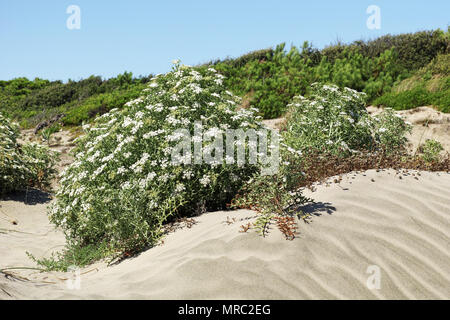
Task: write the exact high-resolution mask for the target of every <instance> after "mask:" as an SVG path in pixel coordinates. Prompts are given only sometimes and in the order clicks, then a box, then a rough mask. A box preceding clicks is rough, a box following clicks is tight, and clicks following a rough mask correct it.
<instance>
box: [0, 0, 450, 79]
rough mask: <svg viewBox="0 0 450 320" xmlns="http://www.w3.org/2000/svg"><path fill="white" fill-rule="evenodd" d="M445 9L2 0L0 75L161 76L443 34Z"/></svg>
mask: <svg viewBox="0 0 450 320" xmlns="http://www.w3.org/2000/svg"><path fill="white" fill-rule="evenodd" d="M69 5H77V6H79V7H80V9H81V28H80V29H79V30H69V29H68V28H67V27H66V20H67V19H68V18H69V16H70V15H69V14H67V13H66V9H67V7H68V6H69ZM369 5H377V6H379V7H380V9H381V29H380V30H369V29H368V28H367V26H366V20H367V18H368V17H369V15H368V14H367V13H366V9H367V7H368V6H369ZM449 12H450V1H448V0H429V1H423V0H422V1H416V0H409V1H392V0H391V1H380V0H369V1H366V0H346V1H324V0H315V1H314V0H309V1H302V0H292V1H288V0H271V1H266V0H257V1H255V0H239V1H236V0H227V1H215V0H208V1H206V0H205V1H204V0H185V1H170V0H168V1H164V0H159V1H154V0H147V1H139V0H128V1H111V0H109V1H104V0H70V1H65V0H40V1H32V0H28V1H26V0H0V43H1V51H0V52H1V53H0V55H1V56H0V79H2V80H8V79H12V78H16V77H21V76H25V77H28V78H30V79H33V78H34V77H40V78H46V79H51V80H56V79H61V80H67V79H69V78H70V79H73V80H79V79H81V78H86V77H88V76H89V75H92V74H95V75H100V76H103V77H106V78H107V77H111V76H115V75H117V74H119V73H122V72H124V71H131V72H133V74H134V75H136V76H137V75H147V74H150V73H164V72H166V71H168V70H170V67H171V61H172V60H173V59H181V60H182V62H183V63H184V64H190V65H195V64H198V63H202V62H206V61H209V60H212V59H216V58H225V57H227V56H230V57H237V56H239V55H241V54H244V53H247V52H249V51H252V50H258V49H262V48H267V47H272V46H275V45H276V44H278V43H281V42H286V43H287V45H288V46H289V45H291V44H294V45H296V46H299V45H301V44H302V43H303V41H305V40H307V41H310V42H312V43H313V45H314V46H316V47H319V48H322V47H323V46H325V45H328V44H330V43H332V42H335V41H336V40H337V39H339V40H341V41H344V42H351V41H354V40H358V39H366V40H367V39H372V38H375V37H377V36H380V35H383V34H388V33H390V34H398V33H403V32H415V31H419V30H425V29H436V28H441V29H444V30H446V29H447V26H448V25H449V24H450V14H449Z"/></svg>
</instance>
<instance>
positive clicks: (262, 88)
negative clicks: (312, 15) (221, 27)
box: [204, 30, 449, 118]
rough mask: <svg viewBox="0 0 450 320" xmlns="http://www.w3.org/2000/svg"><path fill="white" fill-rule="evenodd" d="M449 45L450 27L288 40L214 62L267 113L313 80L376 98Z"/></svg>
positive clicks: (282, 109) (247, 99)
mask: <svg viewBox="0 0 450 320" xmlns="http://www.w3.org/2000/svg"><path fill="white" fill-rule="evenodd" d="M448 50H449V32H446V33H445V32H443V31H441V30H436V31H423V32H417V33H413V34H401V35H397V36H391V35H387V36H383V37H380V38H378V39H376V40H373V41H367V42H365V41H356V42H353V43H351V44H348V45H344V44H341V43H338V44H335V45H332V46H329V47H327V48H325V49H323V50H317V49H314V48H312V47H311V46H310V45H309V44H308V43H307V42H305V43H304V44H303V47H302V48H301V49H298V48H296V47H294V46H293V47H291V49H290V50H289V51H287V50H286V46H285V45H284V44H281V45H278V46H277V47H276V48H275V49H274V50H273V49H267V50H262V51H256V52H253V53H250V54H248V55H245V56H243V57H240V58H238V59H227V60H224V61H214V62H211V63H210V64H212V65H214V67H215V68H216V69H217V70H219V72H221V73H222V74H223V75H225V76H226V77H227V80H226V86H227V87H228V88H229V89H230V90H232V91H233V92H235V93H236V94H238V95H240V96H242V97H244V99H245V100H244V101H245V102H246V104H248V105H253V106H255V107H257V108H259V109H260V111H261V112H262V115H263V116H264V117H265V118H273V117H277V116H280V115H281V114H283V113H284V112H285V111H286V110H285V108H286V105H287V104H288V103H289V102H290V100H291V99H292V97H293V96H295V95H308V94H309V89H310V86H311V84H312V83H315V82H322V83H333V84H336V85H338V86H339V87H344V86H345V87H349V88H352V89H355V90H358V91H362V92H365V93H366V94H367V95H368V102H369V103H370V102H372V101H373V100H374V99H376V98H377V97H380V96H382V95H383V94H384V93H387V92H390V90H391V89H392V87H393V86H394V85H395V84H396V83H398V82H400V81H402V80H403V79H406V78H407V77H409V76H411V75H412V74H413V73H414V72H415V71H416V70H418V69H420V68H422V67H424V66H426V65H427V64H429V63H430V61H432V60H433V59H434V58H435V57H437V55H438V54H440V53H445V52H448ZM204 67H207V65H205V66H204Z"/></svg>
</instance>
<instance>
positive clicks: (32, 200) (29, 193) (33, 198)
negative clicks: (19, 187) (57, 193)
mask: <svg viewBox="0 0 450 320" xmlns="http://www.w3.org/2000/svg"><path fill="white" fill-rule="evenodd" d="M0 200H4V201H17V202H22V203H24V204H26V205H31V206H33V205H36V204H44V203H48V202H50V201H51V200H52V198H51V195H50V194H49V193H47V192H44V191H41V190H38V189H28V190H24V191H16V192H12V193H9V194H6V195H4V196H3V197H1V198H0Z"/></svg>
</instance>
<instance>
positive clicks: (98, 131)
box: [49, 65, 261, 254]
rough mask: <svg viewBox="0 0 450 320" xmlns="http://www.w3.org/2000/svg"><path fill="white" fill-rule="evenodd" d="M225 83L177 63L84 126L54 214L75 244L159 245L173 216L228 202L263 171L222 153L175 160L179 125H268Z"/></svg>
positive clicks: (116, 248)
mask: <svg viewBox="0 0 450 320" xmlns="http://www.w3.org/2000/svg"><path fill="white" fill-rule="evenodd" d="M222 81H223V76H221V75H220V74H217V73H216V72H215V70H214V69H206V70H204V71H203V72H201V73H200V72H197V71H195V70H194V69H193V68H190V67H186V66H179V65H176V66H175V67H174V70H173V71H172V72H169V73H167V74H166V75H160V76H157V77H156V78H153V79H152V81H151V83H150V85H149V87H148V88H147V89H146V90H145V95H144V96H142V97H140V98H138V99H135V100H133V101H130V102H128V103H127V104H126V106H125V107H124V108H123V109H122V110H118V109H114V110H111V111H110V112H109V113H106V114H104V115H102V116H100V117H98V118H97V119H96V120H95V121H94V123H93V124H92V126H89V125H87V126H85V130H87V134H86V135H85V136H84V137H82V138H80V140H79V142H78V147H77V149H76V150H75V158H76V160H75V162H74V163H73V164H72V165H70V166H69V167H68V168H67V170H66V171H65V172H64V173H62V175H61V177H62V178H61V180H60V183H61V188H60V190H59V191H58V193H57V194H56V199H57V200H56V202H55V204H54V205H53V207H52V209H51V211H50V212H49V216H50V220H51V221H52V222H53V223H55V224H56V225H57V226H59V227H61V228H62V229H63V230H64V232H65V234H66V236H67V239H68V242H69V244H70V246H78V247H80V246H81V247H84V246H89V245H94V246H95V245H96V244H98V243H105V242H106V243H107V244H108V250H106V251H108V254H111V253H117V254H118V253H122V252H125V251H128V252H129V251H134V250H140V249H142V248H144V247H145V246H148V245H153V244H155V243H156V241H158V239H159V238H160V237H161V235H162V226H163V223H165V222H166V221H167V220H168V219H170V218H171V217H174V216H176V215H178V216H179V215H190V214H193V213H196V212H199V210H200V211H202V210H204V209H208V208H212V209H217V208H223V207H224V205H225V204H226V203H227V202H229V200H230V199H231V198H232V197H233V196H234V194H235V192H236V191H237V190H238V189H239V188H240V186H241V185H242V183H243V182H244V181H247V180H248V179H249V178H250V177H251V176H253V174H255V173H257V172H259V170H260V166H259V165H258V164H244V165H243V166H240V165H238V164H226V163H225V162H224V161H223V160H221V159H219V160H217V161H214V162H213V163H212V164H208V163H200V164H195V163H194V164H190V165H188V164H186V165H184V166H181V165H172V162H171V161H170V159H171V150H173V147H175V146H176V145H177V144H178V143H179V139H181V138H182V136H180V132H179V131H177V129H180V128H186V130H187V132H189V133H190V134H191V135H192V134H195V130H197V129H199V128H200V127H202V126H203V132H205V137H210V136H211V135H222V133H221V132H224V130H226V129H239V128H244V129H245V128H254V129H258V128H261V124H260V123H259V122H257V121H256V120H255V119H258V118H255V115H254V112H253V111H252V110H244V109H240V110H237V109H236V108H237V102H238V99H237V97H235V96H233V95H232V94H231V93H230V92H228V91H226V90H225V89H224V87H223V85H222ZM206 140H207V139H203V142H202V143H203V148H204V149H205V150H211V148H213V146H214V144H213V143H212V142H210V141H206ZM246 146H247V148H248V145H247V144H246ZM190 149H191V148H190V147H189V150H190ZM247 150H248V149H247ZM194 152H195V151H194ZM182 159H185V160H186V159H187V158H182ZM172 160H173V158H172ZM69 251H70V250H69Z"/></svg>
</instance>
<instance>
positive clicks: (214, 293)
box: [0, 170, 450, 299]
mask: <svg viewBox="0 0 450 320" xmlns="http://www.w3.org/2000/svg"><path fill="white" fill-rule="evenodd" d="M400 177H402V179H400ZM330 181H332V180H330ZM305 192H306V193H307V195H309V196H311V197H313V198H314V199H315V200H316V203H315V204H310V205H307V206H305V207H304V209H305V210H306V211H308V212H311V213H313V214H314V215H315V217H314V218H313V221H312V223H310V224H305V223H303V222H301V223H299V231H300V233H299V236H298V237H297V238H296V239H295V240H293V241H287V240H285V239H284V238H283V236H282V234H281V233H280V232H279V231H278V230H277V229H276V228H275V227H272V229H271V232H270V235H269V236H268V237H266V238H261V237H260V236H258V235H257V234H256V233H255V232H251V231H249V232H247V233H241V232H239V229H240V226H241V225H242V224H244V223H247V221H251V220H252V219H253V217H254V215H255V213H254V212H251V211H247V210H238V211H229V212H213V213H207V214H204V215H202V216H199V217H197V218H195V219H196V221H197V224H195V225H194V226H192V227H191V228H184V229H181V230H177V231H175V232H173V233H171V234H169V235H168V236H167V237H166V238H165V241H164V244H162V245H160V246H157V247H155V248H152V249H150V250H148V251H146V252H144V253H142V254H140V255H139V256H137V257H135V258H132V259H128V260H126V261H123V262H122V263H119V264H117V265H114V266H110V267H107V266H106V265H105V264H102V263H99V264H97V265H95V266H90V267H88V268H85V269H83V270H81V282H80V289H79V290H70V289H69V288H68V287H67V285H66V283H65V282H64V279H65V278H67V277H68V276H71V274H64V273H36V272H35V271H30V270H14V271H13V273H14V274H15V275H17V276H19V277H22V278H23V279H20V278H16V279H14V278H6V277H4V276H1V277H0V297H1V298H4V299H17V298H19V299H20V298H38V299H47V298H67V299H80V298H81V299H86V298H93V299H102V298H113V299H450V247H449V246H450V236H449V235H450V174H448V173H428V172H420V173H417V172H411V171H410V172H409V173H408V174H398V173H396V172H395V171H393V170H387V171H380V172H376V171H375V170H370V171H367V172H364V173H351V174H347V175H345V176H344V179H343V181H342V182H341V183H340V184H334V183H330V184H329V185H328V186H327V184H321V185H318V186H317V190H316V191H315V192H311V191H309V190H307V191H305ZM1 205H2V208H1V210H2V212H4V213H5V214H7V215H8V216H9V217H12V218H13V219H17V220H18V224H17V225H15V226H13V227H14V228H15V229H17V230H20V231H26V232H30V233H33V234H35V235H31V234H18V233H14V232H8V233H3V234H0V243H1V244H2V246H1V248H0V257H1V258H0V268H4V267H7V266H17V265H26V266H32V265H33V263H32V262H31V261H29V260H28V259H27V257H26V256H25V254H24V251H25V250H28V251H30V252H31V253H33V254H36V255H38V256H39V255H42V254H48V252H47V251H48V250H49V249H51V248H54V247H56V246H58V245H61V244H62V243H63V238H62V235H61V233H59V232H56V231H52V227H51V226H50V225H49V224H48V222H47V220H46V217H45V210H44V208H45V204H39V203H38V204H35V205H32V206H29V205H25V204H23V203H22V202H17V201H14V200H8V201H2V202H1ZM3 216H4V215H3ZM227 217H229V219H228V220H229V221H231V219H232V218H235V220H236V221H235V222H233V223H231V224H228V223H227V222H226V221H227ZM1 223H2V224H1V226H0V227H1V228H5V225H8V224H9V225H8V228H11V223H10V222H8V221H6V220H3V219H2V220H1ZM44 234H45V236H44ZM370 266H377V267H378V268H379V270H380V275H381V277H380V288H379V289H369V288H368V286H367V280H368V278H369V277H370V276H371V274H369V273H367V271H368V268H369V270H370ZM377 267H375V268H377ZM372 268H374V267H372Z"/></svg>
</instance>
